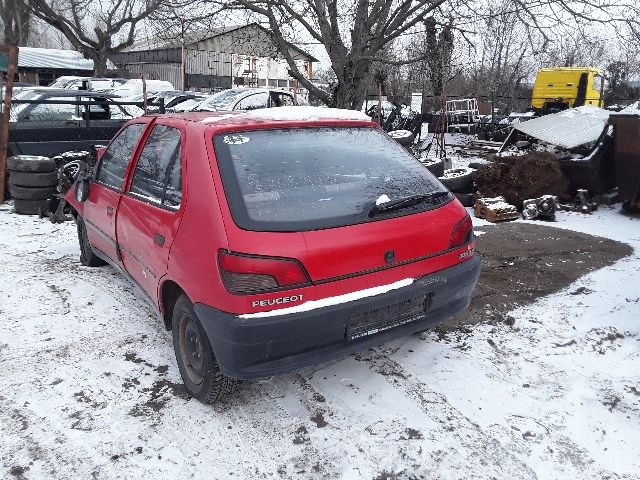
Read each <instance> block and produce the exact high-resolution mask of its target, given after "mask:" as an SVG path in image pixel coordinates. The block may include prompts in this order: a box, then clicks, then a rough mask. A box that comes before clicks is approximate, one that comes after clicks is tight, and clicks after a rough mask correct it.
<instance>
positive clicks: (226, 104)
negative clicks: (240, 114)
mask: <svg viewBox="0 0 640 480" xmlns="http://www.w3.org/2000/svg"><path fill="white" fill-rule="evenodd" d="M245 93H247V90H244V89H232V90H225V91H224V92H219V93H216V94H214V95H211V96H210V97H209V98H207V99H206V100H205V101H204V102H202V103H201V104H200V105H199V106H198V108H197V110H202V111H215V110H228V109H229V108H230V107H231V105H232V104H233V103H234V102H235V101H236V99H238V98H239V97H240V96H242V95H244V94H245Z"/></svg>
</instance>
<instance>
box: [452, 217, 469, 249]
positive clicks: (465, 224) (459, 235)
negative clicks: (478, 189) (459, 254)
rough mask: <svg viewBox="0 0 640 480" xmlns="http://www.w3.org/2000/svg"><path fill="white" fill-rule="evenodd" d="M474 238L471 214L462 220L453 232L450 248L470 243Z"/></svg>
mask: <svg viewBox="0 0 640 480" xmlns="http://www.w3.org/2000/svg"><path fill="white" fill-rule="evenodd" d="M472 239H473V223H472V222H471V217H470V216H469V215H467V216H465V217H464V218H463V219H462V220H460V221H459V222H458V223H457V224H456V226H455V227H453V232H451V241H450V242H449V248H450V249H451V248H456V247H460V246H462V245H464V244H465V243H469V242H470V241H471V240H472Z"/></svg>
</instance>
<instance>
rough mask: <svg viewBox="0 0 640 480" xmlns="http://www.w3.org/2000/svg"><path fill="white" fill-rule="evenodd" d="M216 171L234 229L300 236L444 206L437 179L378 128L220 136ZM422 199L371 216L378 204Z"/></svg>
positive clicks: (298, 130) (283, 130)
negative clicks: (296, 232) (289, 232)
mask: <svg viewBox="0 0 640 480" xmlns="http://www.w3.org/2000/svg"><path fill="white" fill-rule="evenodd" d="M214 146H215V152H216V158H217V160H218V166H219V168H220V173H221V175H222V179H223V183H224V190H225V193H226V196H227V201H228V204H229V208H230V210H231V213H232V215H233V218H234V221H235V222H236V224H237V225H238V226H239V227H240V228H243V229H246V230H257V231H303V230H315V229H320V228H330V227H337V226H344V225H351V224H356V223H364V222H369V221H376V220H379V219H382V218H388V216H390V215H391V216H397V215H407V214H410V213H415V212H417V211H424V210H426V209H427V208H433V207H436V206H438V205H441V204H443V203H445V202H448V201H449V200H450V199H451V197H450V196H449V195H448V194H446V195H444V196H443V195H440V196H438V195H436V196H434V198H433V199H432V198H430V197H429V196H430V195H431V194H433V193H435V192H443V191H445V192H446V189H445V188H444V187H443V186H442V184H441V183H440V182H438V180H437V179H436V178H435V177H434V176H433V175H432V174H431V173H430V172H429V170H427V168H426V167H424V166H423V165H422V164H420V162H418V161H417V160H416V159H415V157H413V156H412V155H411V154H409V153H408V152H407V151H406V150H405V149H404V148H402V147H401V146H400V145H399V144H398V143H396V142H395V141H394V140H392V139H391V138H390V137H389V136H388V135H386V134H385V133H384V132H382V131H381V130H378V129H375V128H366V127H363V128H347V127H339V128H328V127H325V128H306V129H279V130H262V131H249V132H238V133H229V134H220V135H217V136H216V137H215V138H214ZM417 195H419V196H425V197H429V198H425V199H424V201H416V202H407V205H406V208H399V209H393V210H392V211H388V212H383V213H382V214H380V215H375V216H373V217H370V216H369V215H368V214H369V213H370V212H371V211H372V208H373V207H374V206H376V205H382V204H384V203H386V202H395V201H398V200H404V199H407V198H409V197H413V196H417Z"/></svg>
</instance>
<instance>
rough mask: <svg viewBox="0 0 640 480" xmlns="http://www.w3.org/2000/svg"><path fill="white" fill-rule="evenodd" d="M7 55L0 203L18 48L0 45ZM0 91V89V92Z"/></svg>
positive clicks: (0, 143)
mask: <svg viewBox="0 0 640 480" xmlns="http://www.w3.org/2000/svg"><path fill="white" fill-rule="evenodd" d="M1 53H4V54H6V55H7V60H8V63H7V76H6V79H7V81H6V83H5V86H4V92H3V93H4V103H3V108H2V124H1V125H2V128H1V129H0V203H3V202H4V195H5V192H4V184H5V179H6V177H5V175H6V172H7V151H8V149H9V121H10V114H11V95H12V93H13V77H14V75H15V72H16V66H17V64H18V47H15V46H10V45H0V54H1ZM1 90H2V89H0V91H1Z"/></svg>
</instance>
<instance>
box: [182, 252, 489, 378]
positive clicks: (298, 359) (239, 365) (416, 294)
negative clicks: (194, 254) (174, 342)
mask: <svg viewBox="0 0 640 480" xmlns="http://www.w3.org/2000/svg"><path fill="white" fill-rule="evenodd" d="M479 275H480V259H479V258H478V257H477V256H473V257H471V258H470V259H469V260H467V261H465V262H463V263H460V264H458V265H455V266H453V267H450V268H447V269H445V270H441V271H439V272H436V273H433V274H430V275H426V276H424V277H421V278H419V279H416V281H415V282H413V283H412V284H411V285H409V286H406V287H403V288H399V289H396V290H391V291H389V292H387V293H384V294H382V295H378V296H375V297H367V298H363V299H360V300H356V301H352V302H348V303H343V304H340V305H333V306H327V307H323V308H318V309H315V310H311V311H307V312H301V313H290V314H287V315H280V316H273V317H262V318H249V319H246V318H239V317H238V316H237V315H233V314H230V313H226V312H222V311H220V310H217V309H215V308H212V307H209V306H207V305H204V304H201V303H197V304H196V305H195V306H194V308H195V310H196V313H197V314H198V317H199V319H200V321H201V323H202V325H203V327H204V329H205V331H206V332H207V336H208V337H209V341H210V343H211V346H212V347H213V350H214V352H215V355H216V359H217V360H218V363H219V365H220V369H221V370H222V371H223V372H224V373H225V374H226V375H228V376H231V377H235V378H243V379H244V378H258V377H267V376H271V375H274V374H279V373H285V372H290V371H293V370H296V369H298V368H301V367H303V366H306V365H311V364H314V363H319V362H322V361H326V360H329V359H334V358H340V357H344V356H346V355H349V354H351V353H354V352H357V351H359V350H363V349H365V348H368V347H372V346H377V345H380V344H382V343H385V342H387V341H389V340H393V339H395V338H398V337H401V336H404V335H409V334H412V333H416V332H419V331H421V330H424V329H425V328H428V327H430V326H432V325H434V324H436V323H439V322H442V321H443V320H446V319H448V318H450V317H452V316H454V315H456V314H459V313H461V312H463V311H464V310H466V308H467V307H468V305H469V301H470V299H471V294H472V293H473V289H474V288H475V286H476V283H477V281H478V277H479ZM416 299H424V308H422V309H420V310H419V313H417V314H416V313H415V311H414V312H413V314H412V316H411V321H409V322H408V323H402V322H405V321H407V318H408V317H407V318H405V319H402V320H401V321H398V322H395V323H401V324H400V325H397V326H393V327H392V328H388V329H385V330H381V331H378V332H377V333H373V334H367V335H365V336H362V337H359V338H357V339H351V340H349V339H348V338H347V336H348V335H347V332H348V328H350V327H349V326H350V325H353V322H354V317H355V316H356V314H358V313H362V312H368V311H372V310H376V311H380V309H383V310H384V311H385V312H386V313H385V316H386V317H387V318H393V314H394V313H393V312H394V310H393V309H394V306H397V305H398V304H400V303H404V304H406V303H411V304H412V305H414V304H415V301H416ZM386 307H391V308H389V309H387V308H386ZM393 323H394V322H391V324H393ZM365 330H366V331H368V332H370V331H371V330H372V329H371V330H367V328H365Z"/></svg>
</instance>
